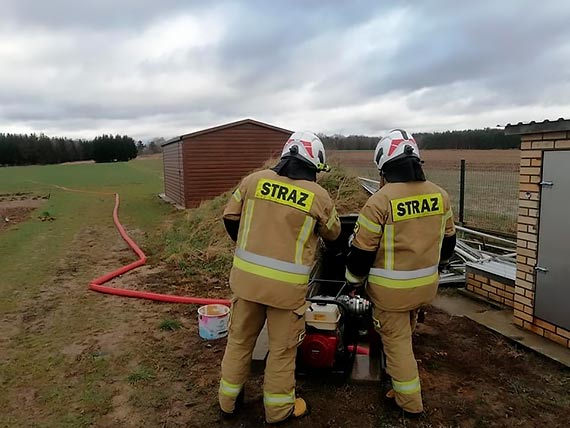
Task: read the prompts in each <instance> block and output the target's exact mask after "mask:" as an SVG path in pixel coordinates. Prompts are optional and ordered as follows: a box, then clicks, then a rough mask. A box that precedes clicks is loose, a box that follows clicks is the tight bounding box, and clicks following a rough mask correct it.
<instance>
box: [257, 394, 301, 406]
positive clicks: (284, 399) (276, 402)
mask: <svg viewBox="0 0 570 428" xmlns="http://www.w3.org/2000/svg"><path fill="white" fill-rule="evenodd" d="M263 403H264V404H265V405H266V406H282V405H284V404H295V390H293V391H291V392H290V393H289V394H270V393H268V392H264V393H263Z"/></svg>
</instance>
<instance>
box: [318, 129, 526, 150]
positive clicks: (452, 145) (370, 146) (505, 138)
mask: <svg viewBox="0 0 570 428" xmlns="http://www.w3.org/2000/svg"><path fill="white" fill-rule="evenodd" d="M319 138H320V139H321V141H322V142H323V144H324V145H325V147H326V148H327V149H329V150H374V149H375V148H376V144H377V143H378V141H379V140H380V138H381V137H369V136H365V135H349V136H344V135H339V134H334V135H326V134H319ZM414 138H415V139H416V141H417V143H418V145H419V147H420V149H452V150H489V149H517V148H518V147H519V144H520V140H519V137H518V136H516V135H505V133H504V131H503V130H501V129H491V128H486V129H468V130H464V131H445V132H418V133H415V134H414Z"/></svg>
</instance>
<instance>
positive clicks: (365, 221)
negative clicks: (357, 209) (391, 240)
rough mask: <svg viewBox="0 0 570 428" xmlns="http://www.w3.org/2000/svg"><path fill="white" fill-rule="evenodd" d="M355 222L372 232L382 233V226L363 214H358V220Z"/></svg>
mask: <svg viewBox="0 0 570 428" xmlns="http://www.w3.org/2000/svg"><path fill="white" fill-rule="evenodd" d="M356 222H357V223H358V224H359V225H361V226H362V227H363V228H365V229H367V230H369V231H370V232H372V233H376V234H380V233H382V226H380V225H379V224H378V223H374V222H373V221H372V220H370V219H369V218H367V217H366V216H365V215H364V214H360V215H359V216H358V220H356Z"/></svg>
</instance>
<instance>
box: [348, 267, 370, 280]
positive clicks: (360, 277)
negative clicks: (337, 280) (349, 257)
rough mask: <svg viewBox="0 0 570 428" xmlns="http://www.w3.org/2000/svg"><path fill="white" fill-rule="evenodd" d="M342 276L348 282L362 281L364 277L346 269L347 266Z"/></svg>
mask: <svg viewBox="0 0 570 428" xmlns="http://www.w3.org/2000/svg"><path fill="white" fill-rule="evenodd" d="M344 277H345V279H346V280H347V281H348V282H352V283H359V282H362V281H364V279H365V278H366V277H365V276H356V275H354V274H353V273H352V272H351V271H349V270H348V268H346V270H345V272H344Z"/></svg>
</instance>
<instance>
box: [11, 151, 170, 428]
mask: <svg viewBox="0 0 570 428" xmlns="http://www.w3.org/2000/svg"><path fill="white" fill-rule="evenodd" d="M161 171H162V160H161V159H160V158H155V159H142V160H136V161H131V162H128V163H114V164H72V165H53V166H30V167H14V168H0V193H2V194H4V193H19V192H31V193H34V194H37V195H48V194H49V195H50V197H49V200H46V201H45V203H43V204H42V206H40V207H39V208H38V209H37V210H36V211H35V212H34V213H32V216H31V218H30V219H29V220H28V221H26V222H24V223H20V224H18V225H17V226H15V227H13V228H11V229H9V230H6V231H3V232H2V233H1V235H0V293H2V299H0V318H3V319H4V318H5V319H7V320H13V321H10V322H6V323H4V324H2V326H3V328H8V330H10V329H13V330H14V331H13V332H12V333H10V342H9V345H7V347H4V348H3V347H2V343H1V342H0V354H3V355H2V359H3V360H4V361H3V363H2V364H1V365H0V379H2V388H3V393H2V394H0V407H1V408H2V409H3V411H2V412H0V426H4V425H6V426H11V427H24V426H33V424H34V423H36V422H37V421H36V418H37V415H34V413H33V412H26V411H25V409H23V408H20V410H15V409H19V406H18V404H17V403H18V402H19V400H20V395H19V394H22V391H27V390H29V391H30V392H29V393H28V394H32V396H33V397H34V398H32V400H33V402H34V405H33V406H32V407H33V408H34V409H35V411H40V412H42V415H43V416H42V417H41V425H38V426H41V427H43V428H48V427H54V428H55V427H81V426H90V425H91V423H92V422H93V421H94V420H97V419H98V418H99V417H100V416H101V415H104V414H106V413H108V412H109V410H110V408H111V405H112V403H111V400H112V397H113V394H114V392H113V388H114V386H113V384H112V383H108V382H106V380H108V379H120V378H121V377H123V378H126V376H127V375H126V374H125V373H124V371H125V370H126V368H125V365H124V362H122V363H121V361H118V360H120V359H121V358H122V357H121V355H120V354H117V355H114V356H113V359H112V360H111V361H108V360H107V358H104V357H101V356H99V355H100V351H99V350H93V351H90V353H89V354H88V355H91V356H96V357H88V358H84V356H83V354H81V355H79V356H78V357H77V358H78V359H76V360H75V361H74V362H72V363H71V364H70V361H69V359H67V358H64V355H63V354H62V350H63V349H65V348H66V346H68V345H69V344H70V343H82V342H83V341H85V340H86V339H88V338H89V337H90V336H91V335H92V334H93V333H94V332H99V333H104V332H107V331H111V329H113V328H116V326H117V324H120V323H122V322H127V321H129V320H130V318H129V317H130V315H129V314H128V312H127V311H123V312H118V313H117V311H115V312H114V313H113V315H112V316H110V314H109V313H108V311H107V310H106V309H105V305H106V304H108V302H109V300H106V299H102V298H101V296H96V295H95V294H94V293H89V292H87V285H88V283H89V280H90V279H92V278H93V277H94V276H98V275H101V274H103V273H106V272H107V271H108V270H110V269H112V267H109V266H106V267H103V268H99V267H98V266H97V263H96V262H93V261H86V260H87V259H88V260H92V259H93V260H98V258H100V257H105V256H106V255H107V251H108V249H109V248H111V247H112V246H113V245H117V244H116V243H117V242H119V239H118V234H117V232H116V231H115V229H114V226H113V221H112V209H113V206H114V197H113V196H112V195H99V194H90V193H75V192H68V191H64V190H62V189H59V188H56V187H54V185H57V186H65V187H69V188H74V189H81V190H87V191H97V192H100V191H103V192H118V193H119V194H120V196H121V207H120V211H119V215H120V218H121V222H122V223H123V225H124V226H125V227H126V228H127V230H128V231H129V232H130V233H131V234H132V235H134V236H135V237H136V240H137V242H138V243H139V244H140V245H141V247H142V248H143V249H146V248H147V247H152V246H153V245H154V240H155V239H156V236H155V234H154V232H153V231H154V230H157V229H159V227H160V225H161V224H162V223H163V221H164V218H165V215H167V214H168V213H171V212H172V208H171V207H170V206H169V205H168V204H165V203H164V202H162V201H161V200H160V199H159V198H158V197H157V194H158V193H160V192H161V191H163V183H162V177H161ZM47 214H49V216H50V217H53V218H54V220H53V221H43V222H42V221H41V220H39V219H38V217H40V216H41V215H47ZM86 231H91V233H90V234H87V235H85V233H86ZM87 238H88V239H90V240H91V241H90V242H89V243H86V242H84V240H85V239H87ZM91 247H92V248H91ZM91 253H93V254H92V255H91ZM90 256H91V258H90ZM124 256H125V257H131V256H130V255H129V254H128V253H126V252H125V253H124ZM132 259H134V256H132ZM116 263H117V267H118V266H120V265H121V263H122V262H121V261H117V262H116ZM60 287H72V289H73V292H66V291H65V289H61V291H60ZM68 296H69V297H68ZM5 331H6V330H4V331H3V333H4V332H5ZM127 340H129V338H127ZM125 346H127V345H125ZM129 346H130V345H129ZM86 352H87V351H86ZM135 357H136V355H135ZM133 375H136V373H133ZM138 376H139V377H141V380H145V379H148V377H149V376H151V373H150V374H149V373H148V372H144V371H143V372H141V373H139V374H138ZM135 378H136V376H135ZM70 403H72V404H73V405H70Z"/></svg>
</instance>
